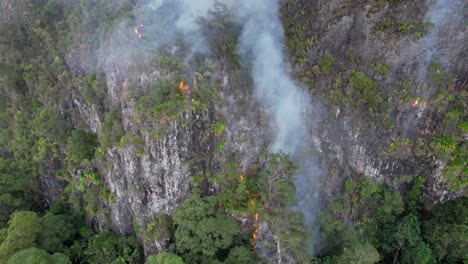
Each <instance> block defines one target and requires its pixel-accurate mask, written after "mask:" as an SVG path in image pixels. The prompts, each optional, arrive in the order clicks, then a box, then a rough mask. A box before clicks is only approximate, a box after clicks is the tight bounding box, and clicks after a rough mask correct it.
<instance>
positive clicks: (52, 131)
mask: <svg viewBox="0 0 468 264" xmlns="http://www.w3.org/2000/svg"><path fill="white" fill-rule="evenodd" d="M33 122H34V124H35V131H34V132H35V133H36V134H37V135H39V136H42V137H45V138H47V139H49V140H50V141H51V142H54V143H57V144H64V143H65V142H66V139H67V135H68V128H69V127H68V124H67V121H66V120H65V119H64V118H63V117H62V116H61V115H60V114H59V113H57V112H56V111H54V110H52V109H47V108H44V109H42V110H40V111H39V114H38V115H37V117H36V118H35V119H34V121H33Z"/></svg>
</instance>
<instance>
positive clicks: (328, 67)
mask: <svg viewBox="0 0 468 264" xmlns="http://www.w3.org/2000/svg"><path fill="white" fill-rule="evenodd" d="M317 63H318V65H319V66H320V71H321V72H323V73H325V74H330V72H331V71H332V69H333V64H335V59H334V58H333V56H332V55H331V54H330V53H328V52H327V53H325V55H324V56H323V57H322V58H320V59H319V60H318V62H317Z"/></svg>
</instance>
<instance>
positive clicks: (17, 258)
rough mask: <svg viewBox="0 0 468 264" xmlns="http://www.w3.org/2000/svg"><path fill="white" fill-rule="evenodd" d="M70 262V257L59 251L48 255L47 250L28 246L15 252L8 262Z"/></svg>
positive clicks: (61, 263)
mask: <svg viewBox="0 0 468 264" xmlns="http://www.w3.org/2000/svg"><path fill="white" fill-rule="evenodd" d="M25 263H34V264H71V263H72V262H71V261H70V259H69V258H68V257H67V256H66V255H64V254H61V253H55V254H53V255H50V254H49V253H47V251H45V250H43V249H38V248H34V247H32V248H28V249H24V250H21V251H18V252H17V253H15V254H14V255H13V256H12V257H11V258H10V259H9V260H8V264H25Z"/></svg>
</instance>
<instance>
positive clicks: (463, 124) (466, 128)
mask: <svg viewBox="0 0 468 264" xmlns="http://www.w3.org/2000/svg"><path fill="white" fill-rule="evenodd" d="M458 128H459V129H460V130H461V131H462V132H463V133H468V120H461V121H460V122H458Z"/></svg>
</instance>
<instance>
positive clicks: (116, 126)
mask: <svg viewBox="0 0 468 264" xmlns="http://www.w3.org/2000/svg"><path fill="white" fill-rule="evenodd" d="M123 135H124V130H123V126H122V117H121V114H120V113H119V112H118V110H116V109H114V110H111V111H109V112H107V113H106V114H105V115H104V121H103V122H102V127H101V131H100V133H99V136H98V139H99V143H100V145H101V146H102V148H103V149H106V148H108V147H111V146H112V145H113V144H115V143H117V142H119V140H120V138H121V137H122V136H123Z"/></svg>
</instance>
